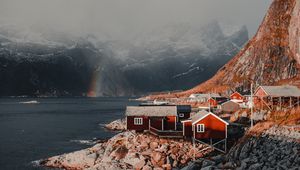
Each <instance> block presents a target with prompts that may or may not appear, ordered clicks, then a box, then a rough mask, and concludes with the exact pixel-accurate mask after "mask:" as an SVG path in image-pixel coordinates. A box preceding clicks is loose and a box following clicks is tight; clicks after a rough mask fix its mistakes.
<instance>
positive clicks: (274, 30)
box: [181, 0, 300, 95]
mask: <svg viewBox="0 0 300 170" xmlns="http://www.w3.org/2000/svg"><path fill="white" fill-rule="evenodd" d="M299 6H300V1H298V0H274V2H273V3H272V5H271V6H270V8H269V10H268V12H267V14H266V16H265V18H264V20H263V22H262V24H261V25H260V27H259V29H258V32H257V33H256V35H255V36H254V37H253V38H252V39H251V40H250V41H249V42H248V43H247V45H245V47H244V48H243V49H242V50H241V51H240V52H239V53H238V54H237V55H236V56H235V57H234V58H233V59H232V60H230V61H229V62H228V63H227V64H226V65H225V66H223V67H222V68H221V69H220V70H219V71H218V72H217V74H216V75H215V76H214V77H213V78H211V79H210V80H208V81H206V82H205V83H203V84H200V85H199V86H196V87H195V88H193V89H191V90H189V91H186V92H184V93H182V94H181V95H188V94H191V93H194V92H201V91H220V92H224V91H226V90H230V89H235V88H240V89H244V90H248V89H249V87H250V84H251V82H253V83H254V84H255V85H256V86H258V85H274V84H282V83H289V84H295V85H299V82H298V81H297V80H299V78H300V77H299V64H300V59H299V54H300V52H299V51H300V50H299V34H300V33H299V29H300V15H299V14H300V7H299Z"/></svg>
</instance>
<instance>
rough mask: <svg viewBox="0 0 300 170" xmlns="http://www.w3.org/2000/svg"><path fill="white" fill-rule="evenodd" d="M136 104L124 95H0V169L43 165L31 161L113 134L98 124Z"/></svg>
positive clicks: (29, 167) (21, 168)
mask: <svg viewBox="0 0 300 170" xmlns="http://www.w3.org/2000/svg"><path fill="white" fill-rule="evenodd" d="M137 104H138V103H137V102H130V101H128V99H126V98H0V169H1V170H14V169H20V170H27V169H29V170H31V169H34V170H37V169H46V168H44V167H36V166H34V164H33V163H32V161H35V160H39V159H42V158H47V157H49V156H54V155H57V154H62V153H66V152H71V151H75V150H79V149H83V148H87V147H89V145H88V144H86V143H85V144H84V141H85V140H87V141H89V140H94V139H107V138H109V137H111V136H113V135H114V132H111V131H108V130H106V129H104V128H103V126H101V125H102V124H105V123H108V122H110V121H112V120H115V119H118V118H120V117H122V116H123V115H124V111H125V107H126V105H137Z"/></svg>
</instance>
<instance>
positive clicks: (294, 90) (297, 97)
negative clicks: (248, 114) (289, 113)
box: [254, 85, 300, 109]
mask: <svg viewBox="0 0 300 170" xmlns="http://www.w3.org/2000/svg"><path fill="white" fill-rule="evenodd" d="M254 95H255V98H254V104H255V105H258V106H259V105H260V106H261V107H268V108H269V109H274V108H280V109H281V108H282V107H289V108H291V107H295V106H299V101H300V89H299V88H298V87H296V86H290V85H283V86H260V87H258V88H257V89H256V91H255V93H254Z"/></svg>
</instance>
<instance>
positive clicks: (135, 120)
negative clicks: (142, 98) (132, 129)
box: [134, 118, 143, 125]
mask: <svg viewBox="0 0 300 170" xmlns="http://www.w3.org/2000/svg"><path fill="white" fill-rule="evenodd" d="M142 124H143V118H134V125H142Z"/></svg>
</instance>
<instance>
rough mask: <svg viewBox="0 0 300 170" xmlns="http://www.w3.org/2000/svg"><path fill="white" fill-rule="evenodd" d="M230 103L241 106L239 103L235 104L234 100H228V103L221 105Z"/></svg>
mask: <svg viewBox="0 0 300 170" xmlns="http://www.w3.org/2000/svg"><path fill="white" fill-rule="evenodd" d="M228 103H233V104H236V105H239V104H238V103H236V102H234V101H232V100H228V101H226V102H223V103H222V104H221V105H224V104H228Z"/></svg>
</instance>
